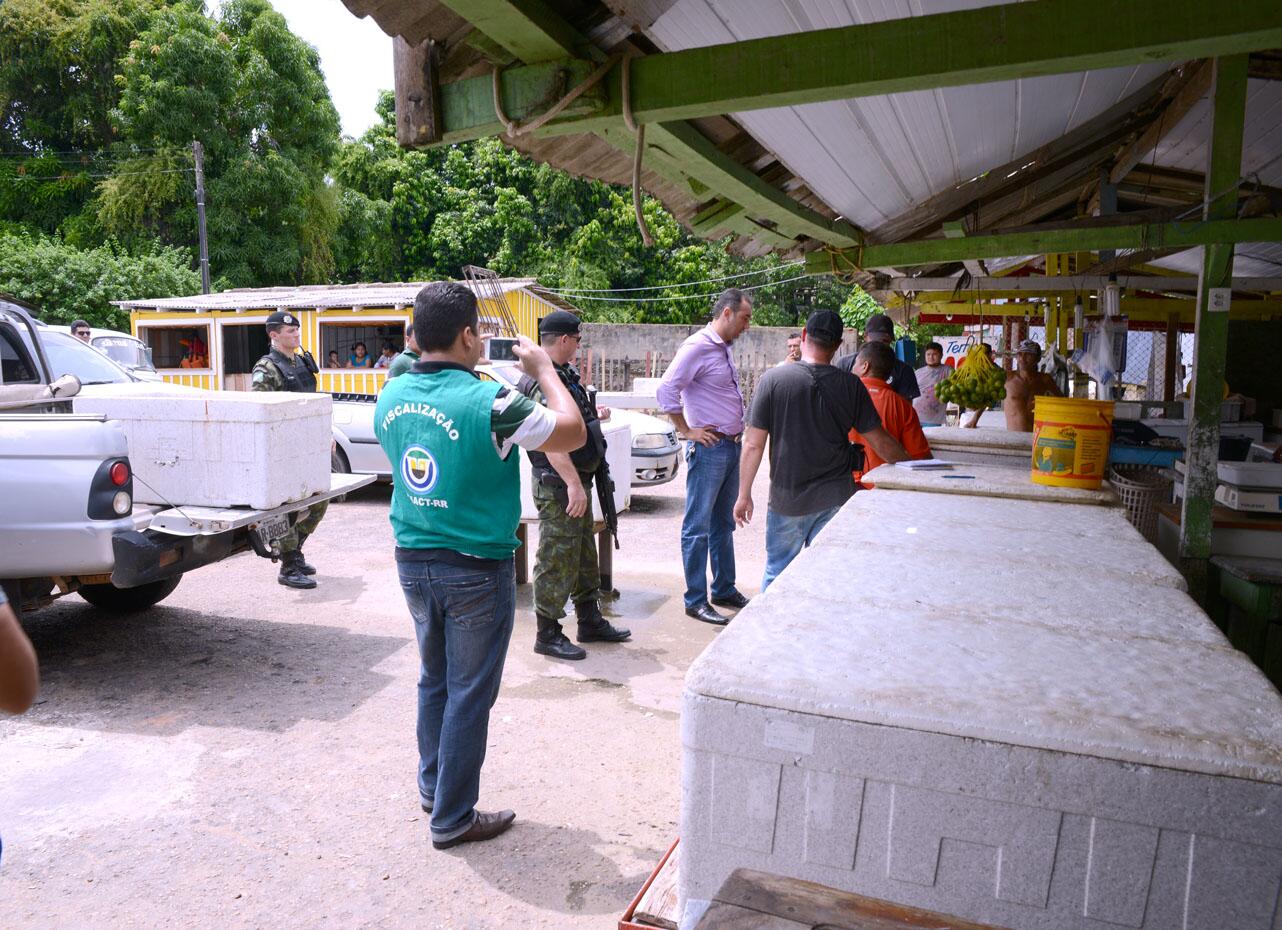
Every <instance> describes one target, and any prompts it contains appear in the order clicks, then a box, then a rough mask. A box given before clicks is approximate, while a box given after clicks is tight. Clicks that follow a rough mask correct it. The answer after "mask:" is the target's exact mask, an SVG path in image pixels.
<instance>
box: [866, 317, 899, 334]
mask: <svg viewBox="0 0 1282 930" xmlns="http://www.w3.org/2000/svg"><path fill="white" fill-rule="evenodd" d="M864 332H865V333H884V334H885V335H887V336H893V335H895V324H894V321H893V320H891V319H890V317H888V316H886V314H884V313H874V314H873V315H872V316H870V317H869V318H868V322H867V323H865V324H864Z"/></svg>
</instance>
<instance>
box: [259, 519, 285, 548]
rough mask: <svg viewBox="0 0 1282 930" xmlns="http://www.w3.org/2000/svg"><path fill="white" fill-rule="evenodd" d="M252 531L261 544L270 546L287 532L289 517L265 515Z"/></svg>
mask: <svg viewBox="0 0 1282 930" xmlns="http://www.w3.org/2000/svg"><path fill="white" fill-rule="evenodd" d="M254 532H255V533H257V534H258V538H259V540H261V542H262V544H263V545H264V546H267V547H269V548H270V547H271V544H272V543H274V542H276V541H277V540H278V539H280V538H281V537H283V536H285V535H286V534H288V533H289V517H286V516H280V515H277V516H274V517H267V518H266V519H265V520H262V521H260V522H259V524H258V526H256V527H254Z"/></svg>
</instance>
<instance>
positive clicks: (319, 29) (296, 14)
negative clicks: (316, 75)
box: [271, 0, 392, 136]
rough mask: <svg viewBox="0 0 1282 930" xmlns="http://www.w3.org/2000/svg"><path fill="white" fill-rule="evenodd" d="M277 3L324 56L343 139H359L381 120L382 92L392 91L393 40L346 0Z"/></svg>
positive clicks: (291, 24)
mask: <svg viewBox="0 0 1282 930" xmlns="http://www.w3.org/2000/svg"><path fill="white" fill-rule="evenodd" d="M271 2H272V6H274V7H276V9H277V10H279V11H280V13H281V15H282V16H284V17H285V19H286V20H287V21H288V22H289V28H290V29H291V30H292V31H293V33H294V34H295V35H297V36H300V37H301V38H302V39H303V40H304V41H306V42H309V43H311V44H312V45H314V46H316V50H317V51H318V52H320V60H321V69H322V70H323V71H324V72H325V81H326V83H328V84H329V95H330V97H331V98H332V99H333V101H334V106H335V107H336V108H337V109H338V117H339V119H340V120H342V123H343V134H344V135H349V136H359V135H360V134H361V133H363V132H364V131H365V130H366V129H368V128H369V127H370V126H372V125H373V124H374V123H375V122H376V121H377V120H378V115H377V114H376V113H375V112H374V105H375V104H376V103H377V102H378V92H379V91H380V90H391V89H392V40H391V39H390V38H389V37H388V36H387V35H385V34H384V33H383V31H382V30H381V29H379V28H378V26H377V25H376V24H375V23H374V20H373V19H372V18H370V17H368V16H366V17H365V18H364V19H358V18H356V17H355V16H353V15H352V14H351V13H349V12H348V11H347V7H345V6H343V4H342V2H341V0H271Z"/></svg>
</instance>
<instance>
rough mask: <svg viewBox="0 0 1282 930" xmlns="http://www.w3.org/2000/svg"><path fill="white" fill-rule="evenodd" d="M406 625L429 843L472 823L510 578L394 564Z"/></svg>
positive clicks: (509, 613) (505, 633)
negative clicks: (409, 624) (414, 650)
mask: <svg viewBox="0 0 1282 930" xmlns="http://www.w3.org/2000/svg"><path fill="white" fill-rule="evenodd" d="M396 568H397V571H398V572H399V573H400V576H401V590H402V592H403V593H404V594H405V603H406V604H408V605H409V609H410V615H411V616H412V617H413V618H414V635H415V637H416V638H417V639H418V653H419V656H420V658H421V660H422V667H421V668H420V670H419V677H418V792H419V796H420V797H421V798H422V801H423V804H425V805H427V806H433V805H434V807H433V811H432V839H434V840H438V841H440V840H451V839H454V837H456V836H459V835H460V834H462V833H466V832H467V830H468V828H469V827H471V826H472V822H473V821H474V820H475V819H476V800H477V798H478V797H479V796H480V790H481V764H482V763H483V762H484V761H485V742H486V737H487V735H488V733H489V726H490V708H491V707H493V706H494V701H495V699H496V698H497V697H498V694H499V682H500V680H501V679H502V677H503V660H504V659H505V658H506V657H507V646H508V640H509V639H511V637H512V622H513V620H514V619H515V615H516V574H515V571H514V569H513V563H512V561H511V560H510V559H509V560H508V561H506V562H503V563H500V565H499V567H498V568H462V567H460V566H456V565H450V564H447V563H444V562H401V561H398V562H397V563H396Z"/></svg>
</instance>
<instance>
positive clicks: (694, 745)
mask: <svg viewBox="0 0 1282 930" xmlns="http://www.w3.org/2000/svg"><path fill="white" fill-rule="evenodd" d="M989 505H993V506H992V509H991V514H990V508H989ZM1021 510H1022V511H1024V514H1023V519H1021V518H1020V512H1021ZM1057 516H1058V519H1056V517H1057ZM1119 520H1120V514H1119V513H1118V512H1117V511H1116V510H1113V509H1111V508H1101V507H1098V506H1092V505H1073V504H1058V503H1056V504H1051V503H1042V502H1030V501H1020V500H985V499H983V498H967V497H960V496H946V495H939V494H925V493H919V492H914V491H881V490H879V491H873V492H869V493H867V494H863V493H860V494H857V495H856V496H855V498H854V499H853V500H852V501H851V502H850V503H848V504H847V505H846V507H845V508H843V510H842V512H841V513H840V514H838V516H837V517H836V518H835V519H834V520H833V521H832V522H831V523H829V525H828V527H827V528H825V530H824V531H823V532H822V533H821V534H820V536H819V538H818V540H817V541H816V543H815V545H814V546H812V547H810V548H809V549H807V550H804V551H803V552H802V554H801V555H800V556H798V558H797V559H796V561H794V562H793V564H792V565H790V566H789V567H788V568H787V569H786V570H785V571H784V572H783V573H782V574H781V575H780V576H779V578H778V579H777V580H776V581H775V582H774V583H773V584H772V585H771V587H770V589H769V590H768V591H766V592H765V593H764V594H762V595H759V596H758V597H756V598H754V600H753V602H752V604H751V605H749V606H748V607H747V608H746V609H745V610H743V611H742V612H741V613H740V615H739V616H738V617H737V618H736V619H735V621H734V623H732V624H731V625H730V626H729V627H728V628H727V629H726V630H724V631H723V632H722V633H721V634H719V636H718V638H717V639H716V640H715V641H714V642H713V644H712V645H711V646H710V647H709V648H708V649H707V650H706V651H705V652H704V653H703V655H702V656H700V657H699V658H698V659H697V660H696V661H695V663H694V664H693V665H692V666H691V668H690V671H689V673H688V674H687V678H686V689H685V695H684V706H683V712H682V720H681V727H682V742H683V747H684V752H683V770H682V813H681V842H682V874H681V891H682V897H683V898H684V899H687V900H697V899H705V898H709V897H711V896H712V894H713V893H714V892H715V891H716V889H717V888H718V887H719V886H720V884H721V882H722V881H723V880H724V879H725V878H726V877H727V876H728V875H729V873H730V872H731V871H732V870H733V869H735V868H740V867H746V868H754V869H760V870H762V871H767V872H773V873H777V874H782V875H789V876H795V877H798V878H802V879H806V880H811V881H817V882H821V883H823V884H826V885H830V886H833V887H837V888H842V889H845V890H850V891H854V892H858V893H861V894H867V895H871V896H874V897H879V898H886V899H889V900H893V901H898V902H902V903H904V904H910V905H915V906H919V907H925V908H930V909H934V910H938V911H944V912H947V913H952V914H956V915H957V916H959V917H963V918H968V919H971V920H977V921H982V922H987V923H993V924H996V925H999V926H1004V927H1011V928H1019V930H1024V928H1038V930H1051V928H1055V930H1059V928H1069V930H1087V928H1089V930H1104V928H1115V927H1118V926H1123V927H1138V928H1153V930H1156V928H1168V927H1187V928H1199V930H1218V928H1221V927H1234V928H1243V930H1256V928H1258V930H1276V924H1275V922H1274V921H1275V918H1276V907H1277V902H1278V900H1279V892H1280V891H1282V697H1280V696H1279V695H1278V693H1277V692H1276V691H1275V690H1274V689H1273V688H1272V687H1271V686H1270V685H1269V683H1268V682H1267V681H1266V680H1265V679H1264V677H1263V675H1261V674H1260V672H1259V671H1258V670H1257V669H1256V668H1255V667H1254V666H1253V665H1252V664H1251V663H1250V662H1249V661H1248V660H1247V659H1246V658H1245V656H1243V655H1242V654H1241V653H1239V652H1238V651H1236V650H1234V649H1233V648H1232V647H1231V646H1229V644H1228V643H1227V641H1225V640H1224V638H1223V636H1221V635H1220V634H1219V632H1218V630H1216V629H1215V628H1214V625H1213V624H1211V622H1210V621H1209V619H1208V618H1207V617H1206V616H1205V614H1203V613H1202V612H1201V610H1200V609H1199V608H1198V607H1197V606H1196V604H1194V603H1193V602H1192V601H1191V600H1190V599H1189V598H1188V597H1187V595H1185V594H1184V593H1183V592H1181V591H1180V590H1178V589H1177V588H1175V587H1173V586H1171V585H1169V584H1161V583H1154V580H1155V579H1154V577H1153V575H1154V572H1153V571H1152V570H1151V569H1150V568H1148V567H1145V568H1144V569H1143V570H1142V571H1138V572H1137V573H1135V575H1134V576H1133V577H1128V572H1127V563H1128V562H1133V563H1134V564H1135V565H1137V566H1141V565H1143V566H1147V564H1148V559H1149V558H1150V555H1151V547H1150V546H1149V545H1148V544H1147V543H1145V542H1143V540H1142V537H1140V536H1139V535H1138V534H1136V533H1135V532H1134V531H1133V529H1131V528H1130V527H1129V526H1128V527H1127V529H1129V530H1131V531H1130V532H1129V533H1124V532H1121V526H1122V524H1121V523H1120V522H1118V521H1119ZM912 527H916V528H917V530H918V532H916V533H908V532H907V529H909V528H912ZM865 528H866V529H868V530H871V531H876V530H880V531H881V533H882V535H883V537H884V538H886V540H887V542H886V544H885V545H882V546H880V547H878V546H876V545H875V544H873V543H870V542H868V541H867V537H864V536H861V535H860V534H861V532H862V531H863V530H864V529H865ZM963 529H969V530H970V533H971V538H972V539H974V538H975V534H976V533H978V534H979V539H978V541H977V542H976V544H975V545H974V547H973V548H974V550H975V552H974V554H973V555H971V556H966V555H965V553H964V552H963V547H962V546H961V545H954V544H953V542H952V541H950V538H949V537H957V536H959V534H961V533H962V530H963ZM1115 531H1116V533H1117V538H1116V539H1115V540H1113V542H1114V545H1113V548H1111V549H1110V550H1109V551H1108V553H1107V558H1108V559H1110V560H1114V561H1116V562H1118V564H1117V565H1114V566H1113V567H1112V568H1108V569H1106V568H1105V567H1104V564H1103V563H1104V561H1105V559H1104V558H1103V557H1101V559H1098V560H1085V561H1080V562H1079V561H1077V559H1078V557H1079V556H1080V555H1081V554H1082V552H1083V551H1087V550H1089V548H1090V547H1091V546H1092V545H1093V544H1095V543H1097V542H1100V541H1102V538H1101V537H1104V536H1111V535H1112V534H1113V533H1114V532H1115ZM892 536H894V537H895V538H891V537H892ZM904 538H910V539H911V540H912V541H915V542H916V551H913V548H912V546H911V545H909V544H907V543H905V542H904V541H903V540H904ZM1127 548H1132V549H1133V550H1134V551H1133V552H1129V553H1128V552H1127V551H1126V550H1127ZM896 566H899V568H898V569H897V568H896ZM928 579H933V583H930V581H929V580H928Z"/></svg>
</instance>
